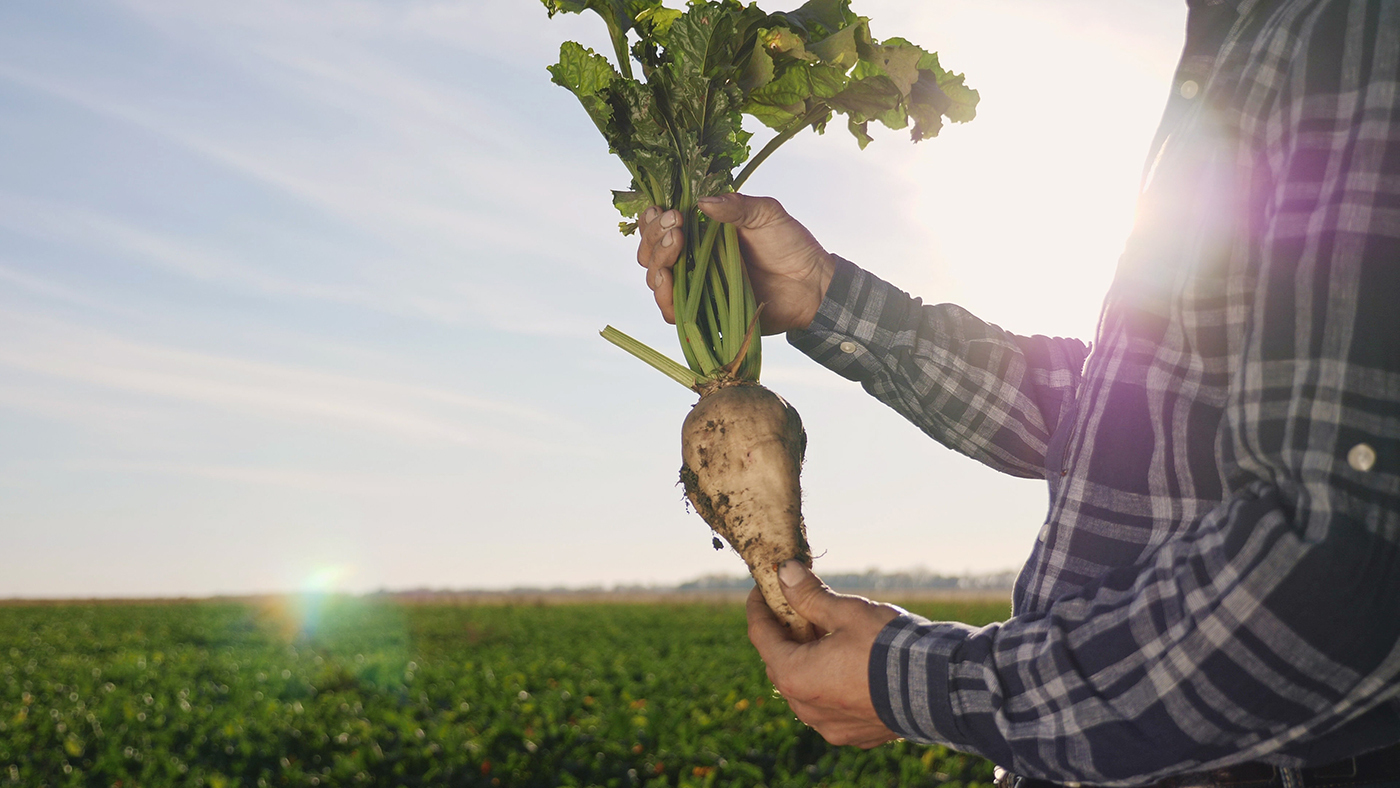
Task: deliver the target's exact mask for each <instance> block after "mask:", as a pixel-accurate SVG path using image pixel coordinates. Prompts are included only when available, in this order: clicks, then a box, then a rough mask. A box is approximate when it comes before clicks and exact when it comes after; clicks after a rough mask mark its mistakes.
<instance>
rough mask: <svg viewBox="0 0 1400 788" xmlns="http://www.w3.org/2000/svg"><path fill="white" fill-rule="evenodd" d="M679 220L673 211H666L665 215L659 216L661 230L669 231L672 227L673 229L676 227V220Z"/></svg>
mask: <svg viewBox="0 0 1400 788" xmlns="http://www.w3.org/2000/svg"><path fill="white" fill-rule="evenodd" d="M679 218H680V217H679V216H677V215H676V212H675V211H667V212H666V213H664V214H662V215H661V229H663V230H669V229H671V228H672V227H675V226H676V220H677V219H679Z"/></svg>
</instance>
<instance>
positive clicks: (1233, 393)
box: [789, 0, 1400, 785]
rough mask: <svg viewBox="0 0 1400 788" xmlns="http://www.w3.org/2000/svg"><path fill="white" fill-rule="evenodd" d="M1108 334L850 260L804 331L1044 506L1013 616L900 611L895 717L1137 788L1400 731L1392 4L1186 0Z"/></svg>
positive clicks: (1029, 765)
mask: <svg viewBox="0 0 1400 788" xmlns="http://www.w3.org/2000/svg"><path fill="white" fill-rule="evenodd" d="M1191 6H1192V8H1191V14H1190V17H1189V21H1188V29H1187V45H1186V52H1185V55H1184V57H1183V59H1182V61H1181V65H1180V67H1179V69H1178V72H1177V75H1176V79H1175V85H1174V88H1175V90H1174V94H1173V98H1172V99H1171V100H1170V102H1169V105H1168V108H1167V112H1166V116H1165V118H1164V121H1163V124H1162V129H1161V131H1160V133H1159V135H1158V139H1157V143H1156V145H1155V150H1154V153H1153V155H1152V157H1151V164H1150V166H1149V173H1148V175H1147V177H1146V178H1145V182H1144V188H1143V191H1142V193H1141V196H1140V198H1139V199H1140V204H1139V219H1138V223H1137V226H1136V227H1135V228H1134V231H1133V233H1132V236H1131V238H1130V240H1129V241H1128V245H1127V249H1126V251H1125V253H1124V255H1123V257H1122V259H1121V261H1120V263H1119V268H1118V271H1117V274H1116V276H1115V279H1114V282H1113V285H1112V287H1111V289H1110V291H1109V293H1108V295H1107V298H1106V301H1105V304H1104V308H1103V313H1102V316H1101V320H1100V324H1099V329H1098V332H1097V337H1096V340H1095V342H1094V346H1093V351H1092V352H1088V348H1086V347H1085V346H1084V345H1083V344H1082V343H1080V342H1078V341H1075V340H1067V339H1054V338H1048V337H1043V336H1032V337H1023V336H1017V335H1014V334H1011V333H1008V332H1006V331H1003V330H1001V329H999V328H997V327H996V326H993V325H989V324H987V323H984V322H982V321H980V320H978V319H976V318H975V317H973V316H972V315H970V314H968V313H967V312H965V311H964V310H962V309H960V308H958V307H956V306H952V305H947V304H943V305H937V306H925V305H923V304H922V303H921V302H920V301H919V300H918V299H914V298H910V297H909V296H908V295H906V294H905V293H903V292H901V291H899V290H898V289H896V288H894V287H892V286H891V285H889V284H887V283H885V282H882V281H880V280H879V279H877V278H876V277H874V276H872V275H871V274H869V273H866V272H864V271H862V270H860V269H858V268H856V267H855V266H854V265H851V264H849V263H845V262H844V261H843V262H842V263H841V264H840V266H839V270H838V272H837V274H836V277H835V279H834V280H833V281H832V283H831V288H830V290H829V292H828V294H827V298H826V301H825V302H824V303H823V305H822V306H821V309H820V312H819V313H818V315H817V317H816V319H815V321H814V322H813V324H812V325H811V326H810V327H809V328H808V329H807V330H805V331H799V332H793V333H791V334H790V335H789V341H790V342H792V343H793V344H794V345H795V346H797V347H798V348H799V349H801V350H803V351H804V352H806V353H807V354H809V355H810V356H812V357H813V358H815V359H816V360H818V361H819V362H821V363H822V364H824V365H826V366H827V367H829V368H831V369H833V370H835V371H836V372H838V373H840V374H841V375H843V376H845V377H847V378H850V379H852V380H856V381H859V382H860V383H861V384H862V385H863V386H864V387H865V388H866V390H867V391H869V392H870V393H871V394H873V395H874V396H875V397H877V398H879V399H880V400H881V401H883V402H885V403H887V404H888V405H890V406H891V407H893V408H895V409H896V410H897V411H899V412H900V413H902V414H903V415H904V416H906V417H907V418H908V419H910V420H911V421H912V422H914V423H915V424H916V425H918V426H919V427H920V428H922V429H923V430H924V431H925V432H927V433H928V434H929V435H930V436H932V437H933V438H935V439H936V440H938V441H940V442H942V443H943V444H945V445H947V446H949V447H951V448H953V449H955V450H957V451H959V452H962V453H964V454H966V455H968V456H970V457H973V458H975V459H977V460H979V461H981V462H984V463H986V464H987V465H990V466H992V467H993V468H996V469H998V470H1001V471H1004V472H1006V473H1010V474H1013V475H1016V476H1026V477H1043V478H1046V479H1048V481H1049V483H1050V490H1051V504H1050V509H1049V514H1048V517H1047V518H1046V521H1045V524H1044V527H1043V528H1042V530H1041V532H1040V535H1039V537H1038V538H1037V540H1036V543H1035V546H1034V549H1033V552H1032V554H1031V556H1030V559H1029V560H1028V562H1027V563H1026V565H1025V568H1024V569H1023V570H1022V572H1021V574H1020V577H1019V579H1018V581H1017V584H1016V590H1015V606H1014V610H1013V616H1012V618H1011V619H1010V620H1008V621H1006V622H1003V623H1000V624H994V625H991V626H987V627H983V628H973V627H969V626H965V625H962V624H957V623H946V622H930V621H927V620H925V619H922V618H920V617H917V616H913V615H907V614H906V615H902V616H900V617H899V618H896V619H895V620H894V621H893V622H891V623H890V624H889V625H888V626H887V627H886V628H885V629H884V631H883V632H882V633H881V635H880V637H879V639H878V641H877V642H876V644H875V647H874V650H873V652H872V655H871V663H870V680H871V696H872V699H873V701H874V703H875V707H876V709H877V710H878V712H879V714H880V717H881V719H883V720H884V722H885V723H886V724H887V725H888V726H889V727H890V728H892V729H893V730H895V731H896V732H898V733H900V734H901V735H903V736H906V737H908V738H910V739H914V740H918V741H923V742H938V743H944V744H948V745H950V746H952V747H955V748H957V749H960V750H965V751H970V752H975V753H978V754H981V755H984V756H986V757H988V758H991V759H993V760H994V761H996V762H998V763H1000V764H1002V765H1004V766H1006V767H1008V768H1010V769H1011V770H1012V771H1013V772H1015V773H1018V774H1022V775H1027V776H1033V777H1038V778H1043V779H1049V780H1055V781H1061V782H1068V781H1082V782H1086V783H1096V784H1117V785H1131V784H1138V783H1145V782H1150V781H1152V780H1155V779H1158V778H1161V777H1163V776H1167V775H1171V774H1176V773H1181V772H1189V771H1199V770H1205V769H1211V768H1217V767H1221V766H1226V765H1231V764H1235V763H1240V762H1243V761H1253V760H1261V761H1266V762H1270V763H1274V764H1277V765H1281V766H1303V765H1316V764H1320V763H1326V762H1329V761H1333V760H1337V759H1340V758H1344V757H1347V756H1350V755H1353V754H1357V753H1359V752H1363V751H1366V750H1370V749H1374V748H1376V747H1379V746H1383V745H1386V744H1389V743H1391V742H1394V741H1397V740H1400V679H1397V676H1398V675H1400V317H1397V315H1400V2H1396V1H1395V0H1351V1H1350V2H1349V1H1347V0H1275V1H1272V2H1271V1H1270V0H1257V2H1255V1H1251V0H1244V1H1243V2H1222V0H1214V2H1210V0H1200V1H1199V2H1192V3H1191Z"/></svg>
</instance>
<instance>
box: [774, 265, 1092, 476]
mask: <svg viewBox="0 0 1400 788" xmlns="http://www.w3.org/2000/svg"><path fill="white" fill-rule="evenodd" d="M788 340H789V341H790V342H791V343H792V344H793V345H794V346H795V347H797V348H798V349H799V350H802V351H803V352H804V353H806V354H808V355H809V356H811V357H812V358H813V359H815V360H816V361H818V362H819V363H821V364H823V365H824V366H826V367H828V368H830V369H832V370H833V371H835V372H837V373H838V374H840V375H842V376H844V377H846V378H848V379H850V380H854V381H857V382H859V383H860V384H861V385H862V386H863V387H864V388H865V389H866V391H868V392H869V393H870V394H871V395H873V396H875V397H876V398H877V399H879V400H880V401H882V402H884V403H885V404H887V405H889V406H890V407H892V408H894V409H895V410H896V411H898V412H899V413H900V414H901V415H903V416H904V417H905V418H907V419H909V420H910V421H911V422H913V423H914V424H915V425H916V426H918V427H919V429H921V430H923V431H924V432H925V433H927V434H928V435H930V436H931V437H933V438H934V439H935V440H937V441H939V442H940V443H942V444H944V445H946V446H948V447H949V448H952V449H954V450H956V451H959V452H961V453H963V454H966V455H968V456H970V457H972V458H974V459H976V460H978V461H980V462H983V463H985V464H987V465H990V466H991V467H993V468H996V469H998V470H1000V471H1003V472H1006V473H1010V474H1013V475H1016V476H1025V477H1040V476H1042V475H1043V474H1044V464H1045V447H1046V444H1047V443H1048V442H1049V439H1050V435H1051V434H1052V433H1053V432H1054V430H1055V427H1056V425H1057V423H1058V421H1059V418H1060V416H1061V414H1062V413H1063V412H1064V411H1065V409H1066V406H1067V405H1068V403H1069V402H1070V401H1071V399H1072V397H1073V395H1074V390H1075V387H1076V386H1077V384H1078V381H1079V377H1080V371H1081V368H1082V365H1083V362H1084V356H1085V355H1086V353H1087V349H1086V348H1085V347H1084V345H1083V343H1081V342H1079V341H1077V340H1072V339H1052V338H1049V337H1042V336H1036V337H1020V336H1017V335H1015V334H1012V333H1010V332H1007V331H1003V330H1002V329H1000V328H998V327H997V326H994V325H991V324H989V323H985V322H983V321H981V320H978V319H977V318H976V317H974V316H972V315H971V314H969V313H968V312H967V311H965V310H963V309H962V308H960V307H957V306H953V305H951V304H940V305H937V306H925V305H924V304H923V303H922V302H921V301H920V300H919V299H917V298H911V297H910V296H909V295H908V294H906V293H904V292H902V291H900V290H899V289H898V288H895V287H894V286H892V285H890V284H888V283H886V282H884V281H882V280H880V279H879V278H878V277H875V276H874V275H872V274H870V273H868V272H866V271H862V270H861V269H859V268H858V267H856V266H855V265H853V264H852V263H850V262H847V261H844V260H839V261H838V265H837V270H836V273H835V276H834V277H833V279H832V281H831V285H830V286H829V287H828V289H827V293H826V298H825V299H824V300H823V302H822V305H821V307H820V309H819V310H818V312H817V316H816V318H814V319H813V321H812V323H811V325H810V326H809V327H808V328H807V329H806V330H804V331H793V332H789V334H788Z"/></svg>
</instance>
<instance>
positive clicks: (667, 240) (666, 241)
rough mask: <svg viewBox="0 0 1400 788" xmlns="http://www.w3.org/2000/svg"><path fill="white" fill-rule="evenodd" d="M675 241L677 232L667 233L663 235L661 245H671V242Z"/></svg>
mask: <svg viewBox="0 0 1400 788" xmlns="http://www.w3.org/2000/svg"><path fill="white" fill-rule="evenodd" d="M675 242H676V234H675V233H666V234H665V235H663V236H661V245H662V246H670V245H671V244H673V243H675Z"/></svg>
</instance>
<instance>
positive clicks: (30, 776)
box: [0, 598, 1006, 788]
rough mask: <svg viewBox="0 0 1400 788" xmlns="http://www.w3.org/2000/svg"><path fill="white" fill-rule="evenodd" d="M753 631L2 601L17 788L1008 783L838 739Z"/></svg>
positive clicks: (937, 613) (728, 620)
mask: <svg viewBox="0 0 1400 788" xmlns="http://www.w3.org/2000/svg"><path fill="white" fill-rule="evenodd" d="M910 607H911V609H914V610H915V611H916V612H919V613H922V614H924V615H927V616H930V617H934V618H952V619H958V620H963V621H968V622H970V623H985V622H988V621H993V620H996V619H998V618H1000V617H1002V616H1003V615H1004V614H1005V612H1006V605H1005V603H999V602H969V603H965V604H925V605H911V606H910ZM744 629H745V625H744V616H743V610H742V609H741V607H739V606H738V605H718V604H715V605H708V604H689V605H679V604H678V605H642V604H609V605H602V604H599V605H547V606H458V605H449V604H411V605H410V604H400V603H397V602H393V601H387V600H382V599H346V598H327V599H301V600H281V601H275V602H257V603H254V602H197V603H166V604H151V605H145V604H103V605H85V604H60V605H15V606H0V786H9V785H20V786H26V788H34V787H37V786H121V788H135V787H137V786H151V787H153V788H154V787H155V786H175V785H180V786H185V785H189V786H211V787H213V788H223V787H224V786H248V787H249V788H251V787H252V786H259V787H260V788H263V787H266V786H292V785H294V786H360V785H364V786H483V787H489V788H497V787H498V786H506V787H508V786H551V787H552V786H562V785H600V786H710V785H717V786H758V785H766V786H816V785H829V786H892V785H902V786H920V785H948V786H953V787H956V786H971V785H973V784H986V783H989V782H990V781H991V766H990V765H989V764H987V763H986V762H985V761H982V760H980V759H976V758H969V757H965V756H963V755H960V754H957V753H954V752H951V751H948V750H945V749H943V748H940V747H924V746H919V745H914V744H909V743H906V742H898V743H895V744H891V745H886V746H884V747H881V748H878V749H875V750H872V751H869V752H864V751H861V750H858V749H855V748H838V747H832V746H830V745H828V744H826V743H825V742H824V741H823V740H822V739H821V738H820V737H819V736H817V735H816V734H815V733H813V732H812V731H811V730H809V729H807V728H806V727H805V726H803V725H802V724H801V723H799V722H798V721H797V720H796V719H795V718H794V717H793V716H792V713H791V712H790V711H789V710H788V708H787V705H786V704H785V703H784V702H783V700H782V699H781V698H779V697H776V696H775V695H774V694H773V691H772V687H771V686H770V685H769V683H768V681H767V679H766V677H765V675H764V670H763V665H762V663H761V662H760V661H759V659H758V656H757V654H756V653H755V652H754V650H753V648H752V647H751V646H750V645H749V643H748V641H747V639H746V638H745V634H744Z"/></svg>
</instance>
